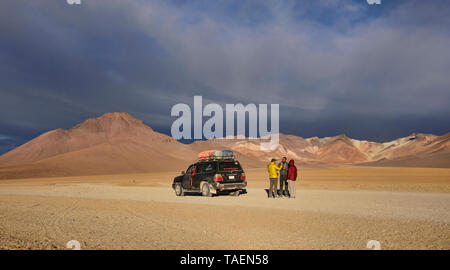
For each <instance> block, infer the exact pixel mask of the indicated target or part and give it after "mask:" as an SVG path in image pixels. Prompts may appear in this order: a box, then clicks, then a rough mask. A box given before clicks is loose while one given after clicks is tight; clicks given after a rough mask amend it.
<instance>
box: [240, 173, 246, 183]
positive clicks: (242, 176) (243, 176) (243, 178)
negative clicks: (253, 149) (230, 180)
mask: <svg viewBox="0 0 450 270" xmlns="http://www.w3.org/2000/svg"><path fill="white" fill-rule="evenodd" d="M241 180H242V181H244V180H245V173H241Z"/></svg>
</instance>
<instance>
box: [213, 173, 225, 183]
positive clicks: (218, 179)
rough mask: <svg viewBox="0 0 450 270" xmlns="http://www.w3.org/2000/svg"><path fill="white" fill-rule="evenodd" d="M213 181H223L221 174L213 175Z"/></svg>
mask: <svg viewBox="0 0 450 270" xmlns="http://www.w3.org/2000/svg"><path fill="white" fill-rule="evenodd" d="M214 181H216V182H220V181H223V176H222V175H221V174H216V175H214Z"/></svg>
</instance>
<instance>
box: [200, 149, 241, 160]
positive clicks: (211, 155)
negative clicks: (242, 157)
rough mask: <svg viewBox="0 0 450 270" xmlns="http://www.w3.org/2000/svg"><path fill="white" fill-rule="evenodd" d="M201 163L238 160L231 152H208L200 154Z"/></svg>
mask: <svg viewBox="0 0 450 270" xmlns="http://www.w3.org/2000/svg"><path fill="white" fill-rule="evenodd" d="M198 160H199V161H219V160H233V161H234V160H236V159H235V157H234V153H233V151H231V150H207V151H203V152H200V153H199V154H198Z"/></svg>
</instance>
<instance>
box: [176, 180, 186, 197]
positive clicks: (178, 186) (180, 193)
mask: <svg viewBox="0 0 450 270" xmlns="http://www.w3.org/2000/svg"><path fill="white" fill-rule="evenodd" d="M175 195H177V196H184V190H183V187H182V186H181V183H176V184H175Z"/></svg>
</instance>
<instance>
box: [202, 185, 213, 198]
mask: <svg viewBox="0 0 450 270" xmlns="http://www.w3.org/2000/svg"><path fill="white" fill-rule="evenodd" d="M202 196H205V197H211V196H212V194H211V190H210V189H209V184H208V183H203V185H202Z"/></svg>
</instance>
